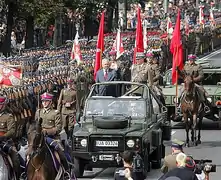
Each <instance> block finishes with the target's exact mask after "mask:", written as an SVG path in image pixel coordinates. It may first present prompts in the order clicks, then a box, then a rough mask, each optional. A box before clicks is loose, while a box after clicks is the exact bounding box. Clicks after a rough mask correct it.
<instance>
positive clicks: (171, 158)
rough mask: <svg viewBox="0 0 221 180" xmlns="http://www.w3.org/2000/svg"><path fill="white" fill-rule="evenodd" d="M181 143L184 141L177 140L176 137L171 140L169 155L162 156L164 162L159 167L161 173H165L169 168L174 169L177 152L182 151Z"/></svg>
mask: <svg viewBox="0 0 221 180" xmlns="http://www.w3.org/2000/svg"><path fill="white" fill-rule="evenodd" d="M183 144H184V142H182V141H179V140H177V139H175V140H173V141H172V145H171V150H172V154H169V155H167V156H165V158H164V164H163V166H162V168H161V171H162V172H163V173H167V172H168V171H170V170H171V169H174V168H176V167H177V164H176V156H177V155H178V154H179V153H181V152H183Z"/></svg>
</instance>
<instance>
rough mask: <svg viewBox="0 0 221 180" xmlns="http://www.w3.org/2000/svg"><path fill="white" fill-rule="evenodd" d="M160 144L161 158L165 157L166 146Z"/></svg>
mask: <svg viewBox="0 0 221 180" xmlns="http://www.w3.org/2000/svg"><path fill="white" fill-rule="evenodd" d="M161 146H162V148H161V150H162V153H161V158H164V157H165V155H166V147H165V145H164V144H162V145H161Z"/></svg>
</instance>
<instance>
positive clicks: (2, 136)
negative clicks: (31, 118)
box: [0, 96, 20, 179]
mask: <svg viewBox="0 0 221 180" xmlns="http://www.w3.org/2000/svg"><path fill="white" fill-rule="evenodd" d="M15 137H16V121H15V118H14V116H13V115H12V114H11V113H10V112H9V110H8V109H7V98H6V97H4V96H0V141H1V142H2V141H6V140H9V139H14V138H15ZM2 149H3V151H5V153H7V154H9V155H10V157H11V159H12V163H13V166H14V167H13V170H14V171H15V174H16V177H17V179H19V176H20V161H19V156H18V152H17V149H16V147H15V145H14V142H13V141H10V142H8V143H7V144H5V145H3V147H2Z"/></svg>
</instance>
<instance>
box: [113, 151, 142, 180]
mask: <svg viewBox="0 0 221 180" xmlns="http://www.w3.org/2000/svg"><path fill="white" fill-rule="evenodd" d="M122 158H123V164H124V167H122V168H117V169H116V170H115V173H114V180H144V179H145V176H144V173H143V166H142V162H140V160H141V158H140V156H139V155H138V154H135V153H134V152H132V151H124V152H123V154H122Z"/></svg>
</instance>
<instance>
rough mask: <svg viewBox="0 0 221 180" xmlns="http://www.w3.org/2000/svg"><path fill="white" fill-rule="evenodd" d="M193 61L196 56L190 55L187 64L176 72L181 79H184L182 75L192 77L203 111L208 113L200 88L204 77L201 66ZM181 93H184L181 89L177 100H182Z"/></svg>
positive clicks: (204, 96) (204, 93)
mask: <svg viewBox="0 0 221 180" xmlns="http://www.w3.org/2000/svg"><path fill="white" fill-rule="evenodd" d="M195 59H196V56H195V55H192V54H190V55H189V56H188V63H186V64H185V66H184V68H183V71H182V72H181V71H178V72H179V74H180V75H181V76H182V77H184V74H189V75H192V76H193V81H194V83H195V86H196V87H197V90H198V94H199V98H200V100H201V102H202V103H203V105H204V111H205V112H206V113H208V112H209V111H210V109H209V107H208V102H207V98H206V91H205V89H204V88H203V86H202V80H203V77H204V74H203V68H202V66H201V65H199V64H196V63H195ZM183 91H184V88H183V89H182V91H181V93H180V97H179V99H180V98H182V94H183Z"/></svg>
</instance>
